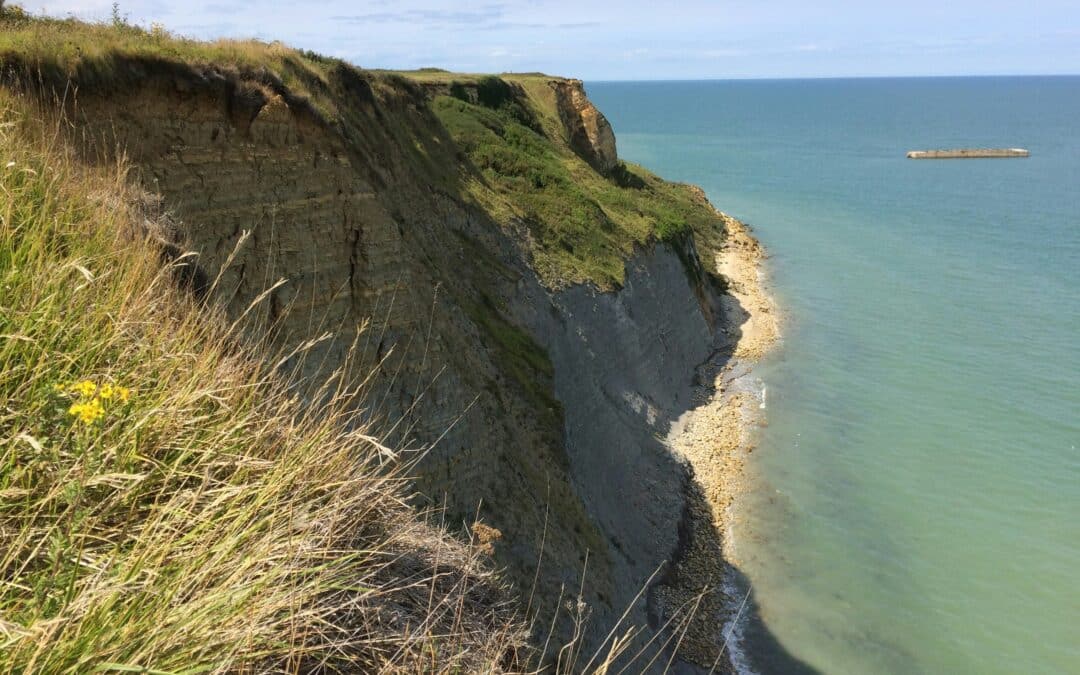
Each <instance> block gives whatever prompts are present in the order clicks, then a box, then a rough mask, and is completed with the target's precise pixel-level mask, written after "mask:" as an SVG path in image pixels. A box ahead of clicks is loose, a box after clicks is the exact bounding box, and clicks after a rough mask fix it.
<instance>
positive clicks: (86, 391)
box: [69, 380, 97, 398]
mask: <svg viewBox="0 0 1080 675" xmlns="http://www.w3.org/2000/svg"><path fill="white" fill-rule="evenodd" d="M69 389H71V391H73V392H75V393H76V394H78V395H79V396H82V397H83V398H90V397H91V396H93V395H94V392H95V391H97V385H96V384H94V383H93V382H91V381H90V380H83V381H82V382H76V383H75V384H72V385H71V386H70V387H69Z"/></svg>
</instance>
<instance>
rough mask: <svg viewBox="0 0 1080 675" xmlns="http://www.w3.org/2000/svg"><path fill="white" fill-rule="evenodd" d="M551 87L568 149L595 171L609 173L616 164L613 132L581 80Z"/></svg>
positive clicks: (555, 83)
mask: <svg viewBox="0 0 1080 675" xmlns="http://www.w3.org/2000/svg"><path fill="white" fill-rule="evenodd" d="M551 86H552V88H553V89H554V90H555V96H556V103H557V105H558V110H559V117H560V119H561V120H562V123H563V126H564V127H565V128H566V133H567V135H568V137H569V140H570V145H571V147H573V148H574V150H575V151H577V153H578V154H579V155H581V156H582V158H584V159H585V161H587V162H589V164H591V165H592V166H593V168H595V169H596V170H597V171H599V172H600V173H605V174H606V173H610V172H611V171H612V169H614V168H615V167H616V166H617V165H618V163H619V153H618V151H617V150H616V148H615V132H614V131H613V130H612V128H611V124H610V123H609V122H608V121H607V118H606V117H604V115H603V113H601V112H600V110H599V109H598V108H597V107H596V106H595V105H593V103H592V101H590V100H589V98H588V97H587V96H586V95H585V85H584V84H583V83H582V82H581V80H558V81H553V82H552V83H551Z"/></svg>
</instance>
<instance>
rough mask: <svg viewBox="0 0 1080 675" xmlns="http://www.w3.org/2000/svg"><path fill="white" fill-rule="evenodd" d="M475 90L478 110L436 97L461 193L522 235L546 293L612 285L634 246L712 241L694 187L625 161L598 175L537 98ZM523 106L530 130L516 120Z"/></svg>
mask: <svg viewBox="0 0 1080 675" xmlns="http://www.w3.org/2000/svg"><path fill="white" fill-rule="evenodd" d="M485 81H486V80H480V83H481V85H482V83H484V82H485ZM511 82H513V81H511ZM481 85H478V86H481ZM483 86H485V87H487V92H488V93H487V94H485V97H484V98H482V99H481V100H480V104H473V103H470V102H469V101H468V100H462V99H463V98H467V97H462V96H440V97H438V98H436V99H435V101H434V104H433V105H434V109H435V113H436V115H438V117H439V119H440V120H441V121H442V123H443V125H444V126H445V127H446V129H447V130H448V131H449V132H450V135H451V136H452V137H453V139H454V141H455V142H456V144H457V145H458V146H459V147H460V148H461V149H462V151H463V152H464V154H465V157H466V158H467V160H468V163H469V164H470V165H471V166H470V167H468V168H467V169H466V170H467V171H472V172H473V177H472V179H471V180H469V181H467V182H466V189H467V191H468V192H469V194H470V195H471V196H472V197H473V198H474V199H476V200H477V201H478V202H479V203H480V204H482V205H483V206H484V208H485V209H487V210H488V212H489V213H491V214H492V215H494V216H495V217H496V219H498V220H499V221H500V222H502V223H503V224H504V225H506V226H512V225H515V224H524V225H525V226H526V227H527V228H528V229H529V232H530V235H531V245H532V253H533V265H534V268H535V269H536V270H537V272H538V273H539V274H540V276H541V278H542V279H544V281H545V282H546V283H548V284H549V285H550V286H553V287H559V286H564V285H567V284H571V283H581V282H586V281H591V282H593V283H596V284H597V285H599V286H600V287H602V288H611V287H615V286H618V285H620V284H621V283H622V282H623V279H624V269H623V267H624V263H625V260H626V259H627V257H628V256H629V255H630V254H631V253H632V251H633V249H634V247H635V246H640V245H645V244H647V243H648V241H649V240H653V239H659V240H672V239H675V238H678V237H680V236H684V235H686V234H688V233H689V232H690V231H691V230H693V231H695V232H702V233H704V234H706V235H710V234H713V233H715V236H718V233H719V227H720V224H719V222H720V219H719V218H718V217H717V216H716V214H715V213H714V212H713V211H712V209H711V208H709V207H708V206H707V205H705V204H704V203H703V201H702V200H701V199H700V198H699V197H697V196H696V195H695V194H694V192H693V191H692V189H690V188H688V187H687V186H683V185H678V184H673V183H668V182H666V181H664V180H661V179H660V178H657V177H656V176H654V175H652V174H651V173H649V172H647V171H645V170H644V169H642V168H641V167H638V166H634V165H630V164H626V163H623V164H621V165H620V166H619V167H618V168H617V169H616V171H615V172H614V174H613V176H612V177H604V176H602V175H600V174H599V173H597V172H596V171H595V170H594V169H593V168H592V167H590V166H589V165H588V163H587V162H585V161H584V160H583V159H582V158H581V157H579V156H578V155H577V154H575V153H574V152H573V150H571V149H570V148H569V147H568V145H567V144H566V142H565V141H564V139H562V138H561V136H559V133H558V131H557V130H558V129H560V128H561V127H560V126H558V125H559V124H560V123H559V121H558V116H557V112H556V111H555V110H553V109H545V107H544V106H543V105H542V102H541V101H542V99H541V98H540V97H539V96H528V98H527V99H526V100H525V101H522V100H521V99H520V98H518V97H517V96H518V95H517V94H515V93H514V90H513V89H512V88H511V87H510V84H508V83H506V82H503V85H502V86H501V87H498V88H496V87H495V86H494V85H491V84H488V85H483ZM451 91H452V92H453V91H454V90H453V88H452V89H451ZM525 106H528V113H529V115H530V118H531V119H533V120H536V121H535V122H534V123H532V124H526V123H525V122H524V121H523V120H522V118H521V117H522V116H521V114H520V113H519V112H517V111H518V110H519V109H522V108H525Z"/></svg>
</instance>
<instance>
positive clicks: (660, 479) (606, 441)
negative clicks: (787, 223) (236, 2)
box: [0, 29, 775, 672]
mask: <svg viewBox="0 0 1080 675" xmlns="http://www.w3.org/2000/svg"><path fill="white" fill-rule="evenodd" d="M27 30H29V29H27ZM140 39H141V38H138V36H136V37H134V38H131V43H130V44H125V46H124V47H123V48H117V49H115V50H113V51H109V52H106V53H105V54H103V55H98V56H97V57H89V56H86V55H85V54H84V55H82V56H80V57H79V58H77V59H72V60H65V59H64V58H63V56H62V54H57V55H53V56H43V55H42V54H28V53H26V52H25V51H24V52H19V51H17V50H11V49H9V50H7V51H2V50H0V60H2V62H3V64H4V69H5V72H6V73H7V75H5V81H6V85H5V86H6V87H8V88H9V89H10V90H11V91H13V92H16V93H17V94H19V95H22V96H28V95H30V92H31V91H32V90H31V85H30V84H29V83H31V82H33V83H35V84H34V85H33V86H40V83H41V82H46V83H48V86H49V87H51V89H50V90H49V93H48V94H47V95H46V96H45V98H44V102H41V101H39V102H38V103H37V104H36V105H38V106H39V110H41V111H43V114H58V115H63V118H64V120H65V126H64V128H65V129H66V131H65V133H66V136H67V138H68V141H69V143H70V145H71V147H73V148H76V149H77V152H78V156H79V157H80V158H81V161H83V162H85V163H86V164H87V165H88V166H91V167H102V166H108V165H109V164H110V163H115V162H116V161H117V159H118V157H121V156H122V157H123V158H124V161H126V162H129V163H130V167H131V179H132V181H134V182H135V183H136V184H137V185H138V186H139V187H140V189H142V190H145V191H146V193H148V194H149V195H151V196H150V197H148V198H147V201H148V202H150V203H152V206H151V207H150V208H151V210H152V211H153V213H154V214H156V215H155V218H154V225H153V227H152V228H151V229H152V230H153V232H154V234H155V237H157V238H158V239H159V240H160V241H161V242H162V243H163V245H164V246H166V248H167V249H171V250H174V251H176V252H177V253H178V254H180V253H183V252H191V253H192V254H193V255H192V256H191V257H189V258H186V259H185V262H184V264H185V265H186V266H187V273H186V278H188V279H190V280H194V281H193V282H191V283H190V284H189V285H188V286H189V290H190V291H192V292H193V293H194V294H195V295H196V296H197V297H200V298H201V297H206V298H208V299H209V300H210V301H211V302H212V303H213V304H214V305H216V306H218V307H220V308H222V310H223V311H224V312H225V314H226V315H227V316H230V317H235V318H239V317H241V316H246V317H247V319H248V321H247V323H246V324H245V326H247V327H246V329H245V330H246V331H247V333H248V335H249V336H251V337H253V338H255V339H257V340H263V339H265V338H266V336H271V337H270V341H271V342H272V344H273V346H274V349H276V350H278V352H279V353H281V354H285V355H286V356H287V358H284V359H282V361H281V363H280V364H279V367H280V368H281V369H283V370H286V371H289V372H292V373H295V374H297V375H298V377H299V379H298V380H297V382H299V383H300V384H298V385H296V388H297V391H299V392H301V395H302V397H303V398H304V400H305V401H306V404H307V405H309V406H312V407H315V408H318V407H319V406H320V405H322V404H323V399H322V398H320V396H321V394H320V393H319V392H320V386H321V383H323V382H325V381H326V379H327V378H328V377H329V376H330V375H331V374H332V373H344V375H343V377H344V379H345V380H346V381H360V380H363V381H365V383H366V384H365V389H364V394H363V396H362V398H360V399H358V400H355V401H352V402H351V406H352V407H351V408H350V410H351V412H350V415H351V417H350V418H349V419H350V422H349V423H350V424H353V425H360V424H363V425H373V426H372V428H373V429H375V432H376V433H377V434H378V435H379V437H380V439H381V443H383V444H384V445H386V446H389V447H392V448H395V449H399V450H401V451H403V453H402V454H403V456H404V458H405V461H407V462H410V463H411V464H410V465H409V466H410V474H411V477H412V483H411V484H412V486H413V488H414V489H415V491H416V496H415V497H414V498H413V505H414V506H415V507H419V508H421V509H431V508H434V509H436V510H437V511H438V513H439V514H440V515H439V516H438V518H439V519H440V520H442V521H444V522H446V523H447V524H449V526H450V527H451V528H452V529H459V531H460V532H461V533H462V534H463V536H466V537H467V536H469V532H472V533H474V534H475V533H477V532H482V533H483V538H484V540H485V542H484V545H485V547H486V548H487V549H488V550H489V551H490V552H491V554H492V556H493V558H494V563H495V565H496V566H497V567H499V568H501V569H503V570H504V573H505V577H506V578H507V579H508V580H509V581H511V582H512V583H513V584H514V586H515V588H516V593H517V597H518V598H519V602H520V606H521V611H522V613H523V614H524V613H531V614H533V615H534V616H529V617H528V618H530V619H534V622H533V626H534V630H533V632H534V638H535V640H536V643H537V644H541V643H543V641H544V639H545V635H546V633H548V632H549V631H550V632H551V633H552V634H553V635H554V638H555V640H556V641H558V643H559V644H565V643H570V644H575V641H576V646H575V647H574V648H573V649H571V652H574V651H575V650H576V652H577V653H578V654H581V655H585V656H584V657H582V658H581V659H580V660H579V661H577V662H575V663H573V664H572V665H571V664H566V663H563V665H564V666H567V667H568V669H571V670H573V669H581V668H587V666H588V664H587V663H586V662H588V661H589V656H591V655H592V654H593V653H597V652H599V653H604V652H606V651H607V650H609V649H610V648H611V646H612V642H611V637H612V636H613V635H622V634H623V633H625V632H626V631H627V630H628V629H630V628H633V627H636V629H637V631H636V632H633V633H632V634H631V635H630V637H629V638H628V639H627V641H626V642H625V643H624V644H623V646H622V651H623V652H624V654H625V655H626V656H624V657H622V658H623V659H624V661H625V660H628V659H629V658H630V657H632V656H634V655H635V654H637V653H639V652H640V653H641V654H643V656H642V657H641V661H640V662H639V663H641V664H648V663H652V664H653V666H652V667H655V668H656V669H657V670H662V669H663V666H662V665H661V664H666V663H668V662H669V660H670V661H671V662H673V663H676V664H680V665H679V667H680V668H683V669H685V670H686V671H687V672H694V671H695V669H697V668H701V669H704V670H708V669H709V667H710V666H711V665H713V664H714V663H715V662H716V660H717V659H718V658H719V654H720V651H721V648H722V642H721V636H720V634H719V626H721V625H723V623H724V621H726V620H728V619H729V618H730V617H729V616H728V615H729V614H730V603H729V602H728V598H727V594H726V593H725V592H724V591H723V588H722V587H723V586H724V583H725V581H724V580H725V574H726V571H725V567H724V564H723V562H722V538H723V533H722V526H721V523H720V521H721V520H722V517H723V508H724V505H725V504H726V503H727V502H726V501H725V500H728V499H730V490H728V488H727V487H725V486H724V485H723V481H724V480H727V479H729V478H730V475H731V474H730V471H728V472H721V473H722V474H723V478H719V477H717V476H715V475H713V474H710V472H709V471H707V470H706V467H709V466H713V467H715V465H716V462H720V463H721V464H722V463H723V462H725V461H727V460H725V459H723V458H718V457H717V455H716V453H717V452H723V453H726V455H725V456H733V455H737V454H738V453H740V452H742V451H743V450H744V448H745V445H746V440H745V438H744V435H743V431H742V430H743V427H744V422H743V421H741V420H738V419H736V418H737V417H738V416H739V415H738V414H734V413H731V414H728V413H724V414H721V415H713V416H712V418H711V419H712V420H713V421H712V422H711V424H713V426H710V427H706V426H705V423H704V422H700V421H699V423H698V424H697V426H696V427H695V426H694V425H693V424H690V425H689V426H690V427H692V428H694V429H696V433H698V434H699V437H698V438H696V439H691V440H690V441H688V440H687V437H686V436H685V435H682V434H681V431H680V430H681V429H683V428H684V427H687V426H688V422H687V420H688V419H689V420H693V419H697V420H701V419H703V417H702V415H703V414H704V413H700V412H698V413H695V411H699V410H702V409H704V408H707V407H708V406H709V405H711V403H710V402H711V401H713V400H714V395H715V394H716V393H717V392H718V391H722V390H723V388H724V384H723V383H724V380H722V379H718V380H715V381H714V378H716V377H718V376H717V373H720V372H728V371H729V369H730V367H731V365H732V359H733V358H738V357H752V356H754V355H755V353H757V352H753V351H752V350H750V348H749V347H747V346H746V345H747V344H749V343H748V342H747V341H746V340H741V336H742V331H743V328H744V326H745V325H746V324H747V319H748V318H750V317H751V313H753V316H756V317H760V316H762V313H763V312H764V313H768V311H769V310H768V308H767V307H765V306H764V305H761V304H758V305H756V306H749V307H744V304H743V303H748V304H752V303H749V301H748V298H751V297H753V298H755V299H758V298H759V296H758V295H755V293H756V291H755V292H751V291H748V290H747V288H748V287H749V286H753V284H755V283H756V281H755V279H756V277H752V276H748V275H747V274H748V273H747V270H748V269H752V270H755V274H756V263H757V260H758V258H759V257H760V252H759V251H758V250H757V249H756V248H754V246H755V245H756V244H755V243H754V242H753V239H752V237H750V236H749V234H748V233H747V232H746V231H745V230H744V229H743V227H742V226H741V224H739V223H737V221H734V220H733V219H730V218H728V217H726V216H724V215H723V214H720V213H718V212H717V211H715V210H714V209H713V208H712V206H711V205H710V204H709V203H708V202H707V201H706V200H705V198H704V195H703V194H702V193H701V191H700V190H697V189H696V188H692V187H690V186H685V185H679V184H673V183H668V182H665V181H663V180H661V179H660V178H658V177H656V176H653V175H652V174H650V173H649V172H647V171H646V170H644V169H642V168H641V167H636V166H633V165H629V164H626V163H625V162H622V161H620V160H619V158H618V156H617V151H616V145H615V136H614V133H613V132H612V129H611V125H610V124H609V123H608V122H607V120H606V119H604V117H603V115H602V114H601V113H600V112H599V111H598V110H597V109H596V107H595V106H593V105H592V103H591V102H589V101H588V98H587V97H586V95H585V90H584V87H583V85H582V83H581V82H580V81H577V80H567V79H563V78H556V77H549V76H545V75H539V74H529V75H503V76H497V77H492V76H488V77H480V76H465V75H456V74H452V73H444V72H442V71H421V72H413V73H386V72H373V71H364V70H361V69H358V68H355V67H353V66H350V65H347V64H344V63H341V62H338V61H333V60H330V59H323V58H321V57H314V56H311V55H303V54H300V53H298V52H294V51H292V50H288V49H287V48H284V47H281V46H278V45H259V46H257V47H251V48H246V49H247V51H245V50H240V49H237V50H232V51H226V52H224V53H218V54H214V53H210V54H201V53H200V55H199V56H198V57H196V58H189V57H188V56H186V55H185V54H184V51H183V50H184V49H185V48H187V47H186V46H185V44H183V43H178V46H176V47H174V48H171V49H162V48H161V46H160V43H159V44H156V45H155V44H154V43H152V42H147V43H146V44H144V43H142V42H140V41H139V40H140ZM147 39H148V40H149V38H147ZM170 44H171V43H170ZM90 51H92V50H90V49H89V47H88V49H87V52H90ZM95 58H96V59H97V60H96V61H95V60H94V59H95ZM102 64H107V65H105V66H103V65H102ZM65 87H68V89H69V91H77V94H76V95H72V96H68V97H64V96H62V95H61V96H56V97H52V96H51V94H52V92H63V91H64V88H65ZM733 251H742V252H743V253H745V252H746V251H750V253H747V254H746V255H738V256H735V257H734V258H733V257H732V252H733ZM736 264H738V265H742V267H740V268H739V271H738V272H737V273H736V272H733V271H732V267H731V266H732V265H736ZM279 280H280V283H279ZM755 301H756V300H755ZM252 307H257V309H256V311H255V313H254V315H250V314H251V308H252ZM773 332H774V333H775V330H774V331H773ZM769 339H771V338H769ZM767 341H768V340H763V341H762V342H761V343H760V344H764V343H765V342H767ZM740 350H741V351H740ZM295 354H302V355H299V356H298V355H295ZM289 355H292V356H289ZM726 369H727V370H726ZM715 400H719V399H715ZM724 400H725V401H726V400H727V399H724ZM724 405H727V404H726V403H725V404H724ZM740 414H741V413H740ZM695 415H696V417H695ZM716 425H720V427H723V426H725V425H727V426H729V427H732V430H731V433H734V434H736V437H737V441H735V442H732V443H728V444H727V445H726V446H724V447H723V448H720V450H717V448H716V447H714V445H713V444H711V441H710V436H709V432H710V431H715V430H716V429H717V428H720V427H717V426H716ZM703 429H704V430H705V435H704V436H701V434H702V430H703ZM702 448H707V450H703V449H702ZM714 473H715V471H714ZM703 481H705V482H704V483H703ZM705 483H707V484H705ZM701 495H705V497H704V499H705V501H704V502H703V501H701V500H702V499H703V498H702V497H701ZM703 552H704V553H703ZM702 555H706V557H708V556H712V558H711V564H703V563H702V562H701V560H700V558H701V556H702ZM717 556H719V557H717ZM691 568H694V569H696V570H697V571H695V572H694V573H688V572H687V570H689V569H691ZM579 589H580V590H579ZM703 593H704V595H705V597H707V598H710V600H708V601H706V602H705V603H704V607H705V608H706V609H707V611H703V612H702V613H700V614H698V615H697V616H695V617H691V614H692V612H691V610H692V609H693V608H694V607H696V606H697V605H695V604H694V603H693V602H688V601H692V600H693V598H694V597H696V596H701V595H702V594H703ZM567 601H570V602H569V608H567V605H566V603H567ZM699 604H700V603H699ZM718 622H719V623H718ZM581 625H583V628H581V627H580V626H581ZM677 634H678V635H681V634H687V635H689V636H690V639H689V640H687V641H686V643H685V647H683V648H680V649H679V650H676V649H675V647H674V645H675V644H676V640H677V638H676V639H675V640H673V639H671V638H672V636H674V635H677ZM657 636H659V639H654V638H656V637H657ZM678 642H679V643H681V642H682V641H681V640H678ZM549 656H550V655H549ZM654 656H655V657H657V658H655V659H654ZM556 658H557V659H561V658H563V657H561V656H560V657H556Z"/></svg>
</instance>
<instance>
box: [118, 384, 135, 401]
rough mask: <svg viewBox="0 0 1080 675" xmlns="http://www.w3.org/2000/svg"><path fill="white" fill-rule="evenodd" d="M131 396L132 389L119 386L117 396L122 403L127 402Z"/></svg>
mask: <svg viewBox="0 0 1080 675" xmlns="http://www.w3.org/2000/svg"><path fill="white" fill-rule="evenodd" d="M130 396H131V390H130V389H128V388H127V387H117V388H116V397H117V398H118V399H120V401H121V402H122V403H127V400H128V398H129V397H130Z"/></svg>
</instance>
